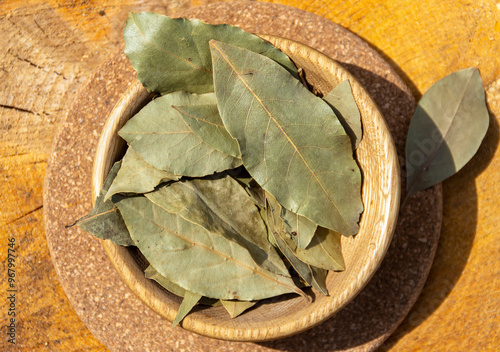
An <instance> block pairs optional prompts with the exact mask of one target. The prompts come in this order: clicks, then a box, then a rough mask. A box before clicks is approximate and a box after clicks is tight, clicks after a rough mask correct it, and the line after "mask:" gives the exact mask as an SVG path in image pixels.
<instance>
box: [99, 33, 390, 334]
mask: <svg viewBox="0 0 500 352" xmlns="http://www.w3.org/2000/svg"><path fill="white" fill-rule="evenodd" d="M262 37H263V38H264V39H266V40H268V41H270V42H271V43H272V44H274V45H275V46H276V47H278V48H279V49H281V50H282V51H283V52H284V53H285V54H287V55H288V56H290V57H291V59H292V60H293V61H294V62H295V63H296V65H297V67H299V68H302V69H303V70H304V72H305V74H306V78H307V80H308V82H309V83H310V84H312V86H313V87H314V88H315V89H316V90H317V91H319V92H321V93H322V94H326V93H328V92H329V91H330V90H332V89H333V88H334V87H335V86H337V85H338V84H339V83H340V82H342V81H343V80H346V79H348V80H349V81H350V83H351V86H352V91H353V95H354V98H355V100H356V103H357V104H358V107H359V109H360V113H361V118H362V125H363V138H362V140H361V142H360V144H359V147H358V149H357V150H356V155H357V160H358V163H359V165H360V168H361V170H362V175H363V176H362V177H363V186H362V199H363V204H364V207H365V209H364V212H363V214H362V216H361V220H360V231H359V233H358V234H357V235H356V236H353V237H344V236H343V237H342V253H343V256H344V259H345V266H346V269H345V271H343V272H329V274H328V277H327V287H328V291H329V293H330V295H329V296H323V295H322V294H320V293H317V292H314V291H311V292H313V295H314V299H313V302H312V303H309V302H308V301H307V300H306V299H304V298H302V297H297V296H296V295H287V296H286V297H277V298H273V299H269V300H266V301H265V303H263V304H259V305H257V306H256V307H254V308H253V309H251V310H249V311H247V312H245V313H244V314H242V315H240V316H239V317H237V318H235V319H231V318H230V317H229V314H228V313H227V312H226V311H225V309H224V308H223V307H221V306H220V307H200V308H195V309H194V310H193V311H192V312H191V313H190V314H189V315H188V316H187V317H186V318H184V320H183V322H182V327H183V328H184V329H187V330H189V331H193V332H196V333H198V334H201V335H205V336H209V337H213V338H217V339H224V340H235V341H265V340H273V339H278V338H283V337H286V336H290V335H293V334H297V333H299V332H301V331H304V330H307V329H309V328H311V327H313V326H315V325H317V324H319V323H321V322H323V321H324V320H326V319H328V318H330V317H331V316H333V315H334V314H335V313H336V312H338V311H339V310H340V309H342V308H343V307H344V306H345V305H346V304H347V303H349V302H350V301H351V300H352V299H353V298H354V297H355V296H356V295H357V294H358V293H359V292H360V291H361V289H362V288H363V287H364V286H365V285H366V284H367V282H368V281H369V280H370V278H371V277H372V276H373V274H374V273H375V271H376V270H377V268H378V266H379V264H380V263H381V261H382V259H383V257H384V255H385V253H386V251H387V248H388V246H389V244H390V241H391V238H392V235H393V232H394V228H395V226H396V220H397V214H398V210H399V200H400V177H399V164H398V159H397V154H396V149H395V146H394V143H393V141H392V137H391V135H390V132H389V130H388V128H387V125H386V123H385V121H384V118H383V117H382V115H381V113H380V112H379V110H378V108H377V107H376V105H375V103H374V102H373V101H372V99H371V98H370V97H369V95H368V94H367V92H366V91H365V90H364V89H363V87H362V86H361V85H360V84H359V83H358V82H357V81H356V80H355V79H354V78H353V76H351V74H349V73H348V72H347V71H346V70H345V69H344V68H342V67H341V66H340V65H339V64H337V63H336V62H334V61H333V60H332V59H330V58H328V57H326V56H325V55H323V54H321V53H319V52H317V51H316V50H314V49H312V48H309V47H308V46H306V45H303V44H300V43H297V42H294V41H291V40H287V39H283V38H278V37H272V36H262ZM151 99H152V95H151V94H149V93H148V92H147V91H146V90H145V89H144V88H143V87H142V85H141V84H140V83H139V82H138V81H136V82H134V83H133V84H132V85H131V86H130V88H129V89H128V90H127V91H126V92H125V93H124V95H123V96H122V98H121V99H120V100H119V101H118V103H117V105H116V106H115V108H114V110H113V111H112V113H111V114H110V116H109V117H108V120H107V122H106V125H105V127H104V130H103V133H102V135H101V139H100V141H99V145H98V148H97V154H96V158H95V162H94V170H93V175H92V191H93V199H95V196H96V195H97V194H99V191H100V189H101V186H102V183H103V181H104V179H105V178H106V176H107V174H108V172H109V170H110V169H111V166H112V165H113V163H114V162H115V161H116V160H118V159H119V158H121V156H122V155H123V149H124V142H123V141H122V140H121V139H120V137H118V134H117V132H118V130H119V129H120V128H121V127H122V126H123V125H124V124H125V122H126V121H127V120H128V119H129V118H131V117H132V116H133V115H134V114H135V113H136V112H138V111H139V109H140V108H141V107H143V106H144V105H145V104H146V103H147V102H149V101H150V100H151ZM102 243H103V246H104V249H105V251H106V253H107V255H108V257H109V259H110V260H111V262H112V263H113V265H114V267H115V268H116V270H117V271H118V273H119V274H120V276H121V278H122V279H123V280H124V281H125V283H126V284H127V285H128V286H129V287H130V289H131V290H132V291H133V292H134V293H135V294H136V295H137V296H138V297H140V298H141V299H142V300H143V301H144V302H145V303H146V304H147V305H148V306H149V307H150V308H152V309H153V310H154V311H156V312H157V313H158V314H160V315H161V316H163V317H164V318H166V319H168V320H169V321H172V320H173V319H174V317H175V315H176V313H177V310H178V308H179V305H180V303H181V298H179V297H177V296H175V295H173V294H171V293H169V292H167V291H166V290H164V289H163V288H161V287H160V286H159V285H158V284H156V283H155V282H153V281H151V280H149V279H146V278H145V276H144V269H145V268H146V266H147V262H146V261H145V259H144V258H143V257H142V255H141V254H140V253H139V252H138V250H136V249H134V248H127V247H121V246H116V245H114V244H113V243H112V242H110V241H109V240H105V241H102ZM285 298H287V299H285Z"/></svg>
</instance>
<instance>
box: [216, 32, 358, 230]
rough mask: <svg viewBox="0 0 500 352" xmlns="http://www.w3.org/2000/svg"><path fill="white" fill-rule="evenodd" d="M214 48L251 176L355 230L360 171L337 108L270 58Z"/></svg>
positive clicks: (306, 210) (310, 212)
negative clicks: (330, 105) (337, 114)
mask: <svg viewBox="0 0 500 352" xmlns="http://www.w3.org/2000/svg"><path fill="white" fill-rule="evenodd" d="M210 45H211V49H212V59H213V69H214V85H215V93H216V97H217V103H218V106H219V112H220V115H221V117H222V120H223V122H224V125H225V126H226V129H227V130H228V132H229V133H230V134H231V136H233V137H234V138H236V139H237V140H238V143H239V145H240V150H241V154H242V160H243V164H244V166H245V168H246V169H247V170H248V172H249V173H250V175H251V176H252V177H253V178H254V179H255V180H256V181H257V182H258V183H259V184H260V185H261V186H262V188H264V189H265V190H266V191H268V192H269V193H271V194H272V195H274V196H275V197H276V199H277V200H278V201H279V203H280V204H281V205H282V206H283V207H285V208H286V209H288V210H290V211H292V212H294V213H296V214H299V215H303V216H305V217H307V218H308V219H310V220H311V221H313V222H315V223H317V224H318V225H320V226H324V227H327V228H330V229H333V230H335V231H338V232H341V233H342V234H344V235H353V234H356V233H357V232H358V229H359V227H358V221H359V216H360V213H361V212H362V210H363V204H362V201H361V173H360V170H359V168H358V165H357V164H356V161H355V160H354V159H353V155H352V147H351V141H350V139H349V137H348V136H347V135H346V134H345V131H344V128H343V127H342V125H341V124H340V122H339V121H338V119H337V118H336V117H335V114H334V113H333V111H332V109H331V108H330V107H329V106H328V104H327V103H326V102H324V101H323V100H322V99H321V98H318V97H316V96H315V95H314V94H312V93H311V92H309V91H308V90H307V89H306V88H305V87H304V86H303V85H302V84H301V83H300V82H299V81H298V80H296V79H295V78H293V77H292V76H291V75H290V74H289V73H288V72H287V71H286V70H285V69H283V68H282V67H281V66H279V65H278V64H276V63H275V62H273V61H272V60H270V59H268V58H266V57H264V56H262V55H258V54H256V53H253V52H251V51H248V50H245V49H241V48H237V47H235V46H232V45H229V44H225V43H221V42H216V41H211V42H210Z"/></svg>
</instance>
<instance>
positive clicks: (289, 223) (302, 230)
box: [281, 207, 318, 248]
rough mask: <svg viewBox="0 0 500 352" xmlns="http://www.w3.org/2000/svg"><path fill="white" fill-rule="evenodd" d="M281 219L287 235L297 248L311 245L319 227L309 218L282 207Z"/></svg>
mask: <svg viewBox="0 0 500 352" xmlns="http://www.w3.org/2000/svg"><path fill="white" fill-rule="evenodd" d="M281 218H282V219H283V228H284V229H285V231H286V233H287V234H289V235H290V236H291V237H292V239H293V240H294V241H295V243H296V244H297V246H299V247H300V248H306V247H307V246H308V245H309V243H311V240H312V238H313V236H314V233H315V232H316V228H317V227H318V226H317V225H316V224H315V223H314V222H312V221H311V220H309V219H308V218H306V217H304V216H300V215H298V214H294V213H292V212H291V211H289V210H286V209H285V208H283V207H281Z"/></svg>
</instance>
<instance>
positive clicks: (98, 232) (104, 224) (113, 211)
mask: <svg viewBox="0 0 500 352" xmlns="http://www.w3.org/2000/svg"><path fill="white" fill-rule="evenodd" d="M120 166H121V161H118V162H116V163H115V164H114V165H113V167H112V168H111V171H110V172H109V174H108V176H107V177H106V180H105V181H104V183H103V185H102V188H101V192H100V193H99V196H98V197H97V199H96V200H95V204H94V208H93V209H92V211H91V212H90V213H89V214H88V215H87V216H84V217H83V218H81V219H80V220H78V221H77V222H76V223H75V224H73V225H71V226H74V225H76V226H78V227H79V228H81V229H82V230H85V231H87V232H88V233H91V234H92V235H94V236H96V237H98V238H100V239H103V240H110V241H112V242H113V243H114V244H117V245H120V246H131V245H133V244H134V242H133V241H132V239H131V237H130V234H129V231H128V229H127V227H126V226H125V223H124V222H123V218H122V216H121V214H120V212H119V211H118V208H117V207H116V206H115V204H114V203H113V202H112V201H111V200H106V201H105V200H104V198H105V196H106V193H107V191H108V189H109V187H110V186H111V184H112V183H113V180H114V179H115V177H116V175H117V173H118V172H119V170H120Z"/></svg>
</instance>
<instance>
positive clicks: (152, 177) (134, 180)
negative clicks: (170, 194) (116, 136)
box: [105, 147, 181, 200]
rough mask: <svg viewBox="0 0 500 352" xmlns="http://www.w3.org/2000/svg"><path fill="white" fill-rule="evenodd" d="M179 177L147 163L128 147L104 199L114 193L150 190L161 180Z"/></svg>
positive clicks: (165, 180)
mask: <svg viewBox="0 0 500 352" xmlns="http://www.w3.org/2000/svg"><path fill="white" fill-rule="evenodd" d="M180 178H181V176H177V175H173V174H171V173H170V172H168V171H164V170H160V169H157V168H156V167H154V166H153V165H151V164H149V163H147V162H146V161H145V160H144V159H143V158H142V157H141V156H140V155H139V154H138V153H137V152H136V151H135V150H134V148H132V147H129V148H128V149H127V152H126V153H125V155H124V157H123V159H122V166H121V168H120V171H118V174H117V175H116V178H115V179H114V181H113V183H112V184H111V187H110V188H109V190H108V192H107V193H106V197H105V200H107V199H109V198H110V197H111V196H112V195H113V194H116V193H147V192H151V191H152V190H153V189H154V188H155V187H156V186H158V185H159V184H160V183H162V182H167V181H171V180H178V179H180Z"/></svg>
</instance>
